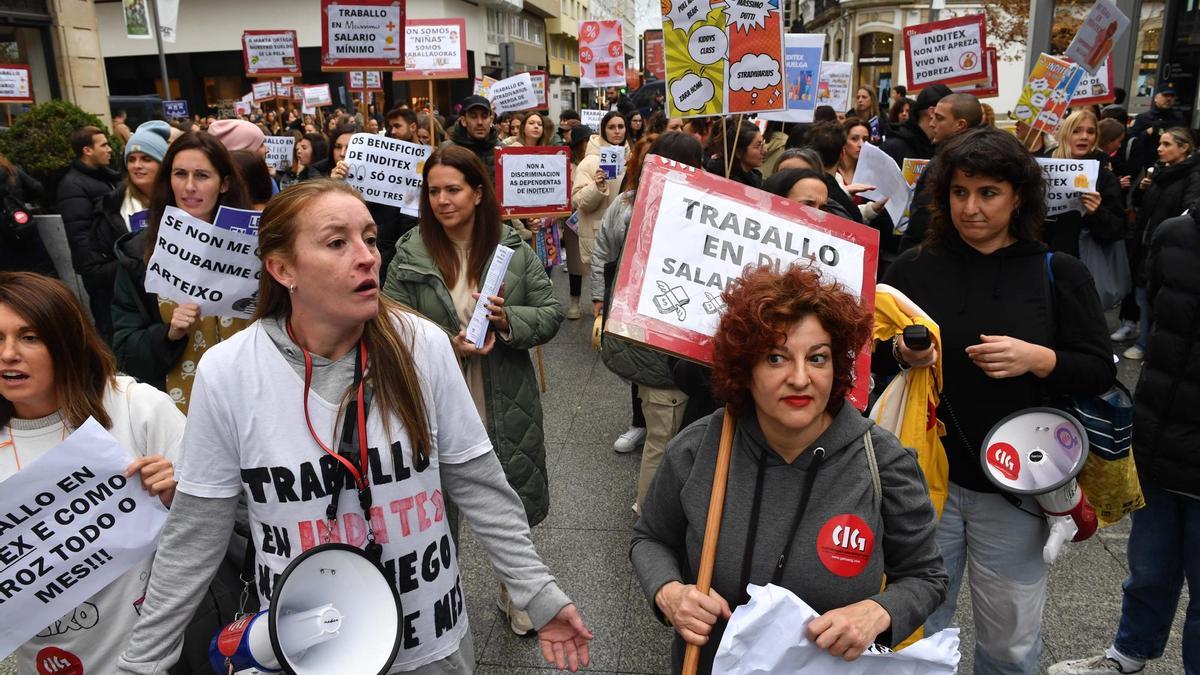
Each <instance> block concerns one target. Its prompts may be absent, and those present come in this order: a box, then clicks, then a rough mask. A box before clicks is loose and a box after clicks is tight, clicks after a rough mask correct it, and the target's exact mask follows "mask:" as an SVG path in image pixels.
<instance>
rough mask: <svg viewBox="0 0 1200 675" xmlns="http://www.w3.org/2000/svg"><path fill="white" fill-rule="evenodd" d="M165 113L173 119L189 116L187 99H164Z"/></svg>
mask: <svg viewBox="0 0 1200 675" xmlns="http://www.w3.org/2000/svg"><path fill="white" fill-rule="evenodd" d="M163 114H164V115H166V116H167V117H169V118H173V119H184V118H186V117H187V116H188V104H187V101H163Z"/></svg>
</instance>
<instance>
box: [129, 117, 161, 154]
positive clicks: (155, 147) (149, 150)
mask: <svg viewBox="0 0 1200 675" xmlns="http://www.w3.org/2000/svg"><path fill="white" fill-rule="evenodd" d="M170 143H171V125H170V124H167V123H166V122H163V121H162V120H150V121H149V122H143V123H141V124H139V125H138V128H137V131H135V132H133V135H132V136H130V137H129V142H127V143H126V144H125V159H129V153H131V152H140V153H143V154H145V155H146V156H147V157H150V158H151V159H154V160H155V161H158V162H161V161H163V157H164V156H166V154H167V145H169V144H170Z"/></svg>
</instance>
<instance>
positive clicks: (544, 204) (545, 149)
mask: <svg viewBox="0 0 1200 675" xmlns="http://www.w3.org/2000/svg"><path fill="white" fill-rule="evenodd" d="M496 196H497V197H498V198H499V199H500V207H501V211H502V213H503V214H504V216H505V217H506V218H508V217H518V218H537V217H545V216H565V215H569V214H570V213H571V153H570V150H569V149H568V148H566V147H564V146H561V145H556V146H536V147H511V148H500V149H498V150H496Z"/></svg>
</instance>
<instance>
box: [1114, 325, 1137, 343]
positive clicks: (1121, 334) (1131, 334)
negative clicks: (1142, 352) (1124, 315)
mask: <svg viewBox="0 0 1200 675" xmlns="http://www.w3.org/2000/svg"><path fill="white" fill-rule="evenodd" d="M1137 334H1138V325H1137V323H1135V322H1133V321H1124V322H1122V323H1121V327H1120V328H1118V329H1117V330H1116V331H1114V332H1113V334H1112V335H1109V336H1108V337H1109V339H1110V340H1112V341H1113V342H1124V341H1126V340H1132V339H1133V338H1135V337H1137Z"/></svg>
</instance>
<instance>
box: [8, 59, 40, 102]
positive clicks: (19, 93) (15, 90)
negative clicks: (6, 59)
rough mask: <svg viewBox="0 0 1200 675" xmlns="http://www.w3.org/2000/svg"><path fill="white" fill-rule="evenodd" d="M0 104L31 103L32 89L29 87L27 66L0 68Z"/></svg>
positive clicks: (10, 65)
mask: <svg viewBox="0 0 1200 675" xmlns="http://www.w3.org/2000/svg"><path fill="white" fill-rule="evenodd" d="M0 103H33V88H32V87H30V86H29V66H26V65H14V64H5V65H2V66H0Z"/></svg>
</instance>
